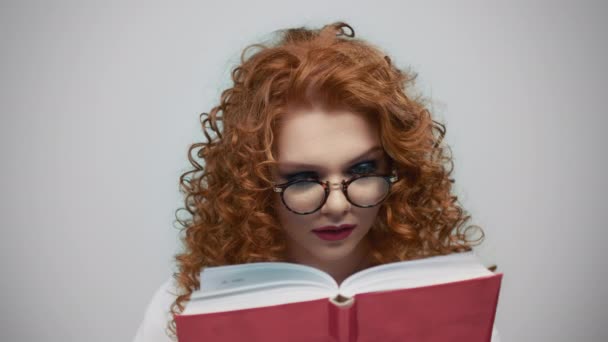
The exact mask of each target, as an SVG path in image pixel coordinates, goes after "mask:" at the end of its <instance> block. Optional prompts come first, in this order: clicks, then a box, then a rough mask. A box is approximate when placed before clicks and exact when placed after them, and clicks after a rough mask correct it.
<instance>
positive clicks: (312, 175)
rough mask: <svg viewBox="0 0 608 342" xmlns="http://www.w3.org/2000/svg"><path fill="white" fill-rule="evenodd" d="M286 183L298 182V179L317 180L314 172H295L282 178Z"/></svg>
mask: <svg viewBox="0 0 608 342" xmlns="http://www.w3.org/2000/svg"><path fill="white" fill-rule="evenodd" d="M283 178H285V179H286V180H287V181H288V182H291V181H294V180H299V179H310V178H315V179H316V178H318V175H317V174H316V173H315V172H296V173H290V174H287V175H285V176H283Z"/></svg>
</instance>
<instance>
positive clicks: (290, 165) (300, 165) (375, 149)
mask: <svg viewBox="0 0 608 342" xmlns="http://www.w3.org/2000/svg"><path fill="white" fill-rule="evenodd" d="M379 151H384V149H383V148H382V146H372V147H371V148H369V149H368V150H367V151H365V152H363V153H361V154H360V155H359V156H357V157H355V158H352V159H351V160H349V161H348V162H347V163H346V165H347V166H348V167H350V166H352V165H353V164H355V163H357V162H359V161H363V160H365V159H367V158H370V157H372V156H375V154H376V153H378V152H379ZM279 167H280V168H284V169H289V170H296V169H307V170H308V169H310V170H322V169H324V167H323V166H320V165H315V164H307V163H299V162H283V163H280V164H279Z"/></svg>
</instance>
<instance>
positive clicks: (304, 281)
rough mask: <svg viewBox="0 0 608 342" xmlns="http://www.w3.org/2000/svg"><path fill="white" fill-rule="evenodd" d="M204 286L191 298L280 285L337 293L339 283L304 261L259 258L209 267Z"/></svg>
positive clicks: (203, 277)
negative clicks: (237, 263)
mask: <svg viewBox="0 0 608 342" xmlns="http://www.w3.org/2000/svg"><path fill="white" fill-rule="evenodd" d="M200 280H201V289H200V290H199V291H195V292H193V293H192V296H191V299H195V298H203V297H209V296H218V295H230V294H232V293H236V292H241V293H243V292H247V291H254V290H259V289H263V288H270V287H277V286H282V285H284V286H291V287H293V286H296V285H301V286H302V287H304V288H309V287H316V288H322V289H326V290H325V291H326V292H327V293H336V292H337V289H338V285H337V284H336V282H335V280H334V279H333V278H332V277H331V276H330V275H328V274H326V273H324V272H322V271H320V270H318V269H316V268H313V267H310V266H305V265H299V264H292V263H285V262H259V263H249V264H239V265H227V266H218V267H207V268H205V269H204V270H203V271H202V272H201V274H200Z"/></svg>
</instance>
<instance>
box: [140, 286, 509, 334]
mask: <svg viewBox="0 0 608 342" xmlns="http://www.w3.org/2000/svg"><path fill="white" fill-rule="evenodd" d="M175 293H176V286H175V283H174V280H173V278H169V279H168V280H167V281H166V282H165V283H164V284H162V285H161V287H160V288H159V289H158V290H157V291H156V293H155V294H154V296H153V297H152V300H151V301H150V303H149V304H148V308H147V309H146V313H145V315H144V319H143V321H142V322H141V324H140V325H139V329H137V333H136V334H135V339H134V340H133V342H174V341H173V340H172V339H171V338H170V337H169V335H167V322H169V320H170V319H171V312H170V308H171V304H173V302H174V301H175ZM492 342H500V338H499V337H498V332H497V331H496V327H494V330H493V331H492Z"/></svg>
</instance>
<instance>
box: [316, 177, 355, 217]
mask: <svg viewBox="0 0 608 342" xmlns="http://www.w3.org/2000/svg"><path fill="white" fill-rule="evenodd" d="M329 189H330V190H329V196H328V197H327V201H326V202H325V204H324V205H323V207H321V213H323V214H326V215H342V214H344V213H345V212H347V211H348V210H350V202H348V200H347V199H346V196H345V194H344V193H343V192H342V183H330V184H329Z"/></svg>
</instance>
